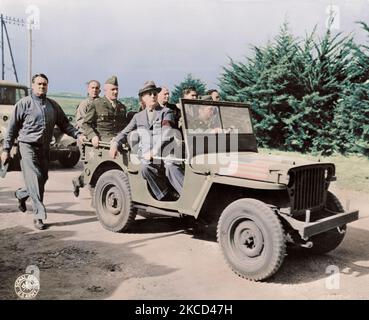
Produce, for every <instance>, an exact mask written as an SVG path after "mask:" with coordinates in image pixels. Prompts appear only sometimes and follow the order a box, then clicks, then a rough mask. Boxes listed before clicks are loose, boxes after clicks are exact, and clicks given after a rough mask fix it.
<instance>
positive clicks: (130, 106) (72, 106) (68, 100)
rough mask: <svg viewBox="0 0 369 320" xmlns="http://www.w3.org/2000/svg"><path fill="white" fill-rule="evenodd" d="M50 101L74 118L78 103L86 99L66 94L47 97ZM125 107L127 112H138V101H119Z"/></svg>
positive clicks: (124, 99) (135, 99) (127, 99)
mask: <svg viewBox="0 0 369 320" xmlns="http://www.w3.org/2000/svg"><path fill="white" fill-rule="evenodd" d="M48 96H49V97H50V98H51V99H54V100H55V101H56V102H58V103H59V104H60V106H61V107H62V108H63V110H64V112H65V113H66V114H67V115H72V116H74V115H75V113H76V108H77V106H78V105H79V103H80V102H81V101H82V100H84V99H86V97H81V96H78V95H76V94H67V93H52V94H49V95H48ZM119 100H120V101H121V102H122V103H123V104H124V105H125V106H126V107H127V111H138V110H139V106H138V99H137V98H134V97H125V98H121V99H119Z"/></svg>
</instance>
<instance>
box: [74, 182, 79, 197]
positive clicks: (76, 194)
mask: <svg viewBox="0 0 369 320" xmlns="http://www.w3.org/2000/svg"><path fill="white" fill-rule="evenodd" d="M73 194H74V196H75V197H77V198H78V196H79V186H78V185H77V182H75V181H74V180H73Z"/></svg>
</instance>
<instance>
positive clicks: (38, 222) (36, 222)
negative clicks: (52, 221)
mask: <svg viewBox="0 0 369 320" xmlns="http://www.w3.org/2000/svg"><path fill="white" fill-rule="evenodd" d="M33 225H34V226H35V228H36V229H38V230H44V229H46V226H45V224H44V223H43V222H42V220H41V219H34V220H33Z"/></svg>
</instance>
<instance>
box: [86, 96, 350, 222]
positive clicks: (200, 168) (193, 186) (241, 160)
mask: <svg viewBox="0 0 369 320" xmlns="http://www.w3.org/2000/svg"><path fill="white" fill-rule="evenodd" d="M193 103H196V105H205V104H206V105H214V106H218V105H219V106H222V107H230V108H232V107H233V108H247V109H248V107H247V106H246V105H245V104H239V103H225V102H210V101H202V100H198V101H195V102H193V101H191V100H182V115H183V114H184V112H183V109H184V106H185V105H186V104H193ZM184 119H186V118H185V117H184ZM244 121H245V122H249V123H250V124H251V119H244ZM183 124H184V126H185V129H188V123H187V121H183ZM186 131H188V130H184V134H183V137H184V141H183V143H184V145H185V146H188V145H189V144H190V143H191V142H190V141H189V140H190V139H191V138H194V137H197V136H199V135H200V136H201V137H202V138H203V136H204V134H203V133H198V132H195V133H192V134H191V133H186ZM205 135H206V136H215V135H217V136H219V135H221V134H214V133H209V134H205ZM227 135H228V134H225V136H227ZM239 135H240V138H239V140H240V141H239V148H238V149H239V150H240V151H238V150H236V151H235V152H222V153H217V152H211V153H210V152H209V153H206V154H199V155H195V156H194V157H191V156H187V157H185V158H183V159H182V160H183V164H184V169H185V178H184V185H183V191H182V194H181V195H180V198H179V199H178V200H177V201H166V202H164V201H158V200H156V199H155V198H154V197H153V196H152V195H151V193H150V192H149V191H148V187H147V183H146V181H145V180H144V179H143V178H142V176H141V174H140V164H139V161H138V158H137V155H136V154H132V152H131V150H129V149H126V150H123V152H121V153H120V154H119V156H118V158H117V159H115V160H112V159H111V158H110V157H109V154H108V151H109V144H104V143H102V144H101V145H100V147H99V148H98V149H95V148H93V147H92V146H91V145H90V144H88V143H87V144H86V145H85V146H84V150H85V151H84V152H83V157H82V160H83V161H84V163H85V168H84V173H85V183H86V184H90V185H91V186H92V187H94V186H95V185H96V182H97V180H98V179H99V177H100V176H101V175H102V174H103V173H104V172H106V171H108V170H112V169H118V170H122V171H124V172H125V173H126V175H127V177H128V180H129V185H130V188H131V197H132V201H133V202H134V203H135V205H136V206H137V207H138V208H141V209H142V208H143V207H147V208H148V209H147V210H148V211H150V210H151V211H153V212H157V213H163V214H169V215H170V214H171V213H172V214H173V215H176V214H185V215H191V216H194V217H195V218H197V217H198V216H199V215H200V213H201V212H202V211H204V210H202V209H204V207H203V206H204V204H205V203H206V202H207V201H206V200H207V199H210V198H211V196H213V197H214V199H215V201H217V204H218V205H219V207H220V208H221V207H223V205H224V204H222V203H221V202H222V198H223V199H224V200H225V201H227V202H229V201H230V199H231V200H232V201H233V200H235V199H237V198H238V197H247V196H248V195H252V197H255V198H257V199H260V200H262V201H264V202H266V203H268V204H269V205H271V206H274V207H276V208H278V209H280V212H281V214H284V213H285V217H286V218H289V217H290V216H292V214H291V212H290V205H291V203H290V198H291V197H290V195H289V188H288V183H289V172H290V170H291V169H293V168H311V169H313V168H321V167H322V166H324V165H326V166H327V168H329V171H330V172H329V176H328V177H327V181H325V182H324V187H323V188H322V189H321V193H322V194H324V193H326V191H327V189H328V186H329V180H330V179H332V180H333V179H334V165H332V164H324V163H321V162H319V163H314V162H309V161H302V160H295V159H288V158H283V157H277V156H268V155H260V154H258V152H257V146H256V139H255V136H254V133H253V130H252V126H251V130H250V132H248V133H243V134H239ZM241 136H242V137H241ZM187 151H188V150H187ZM187 154H189V152H187ZM133 160H135V161H133ZM234 166H236V167H240V168H239V170H233V168H234ZM229 168H231V170H229ZM236 169H237V168H236ZM317 170H318V169H317ZM312 180H313V179H312ZM306 183H308V180H307V179H306ZM224 189H225V190H228V193H229V194H224ZM219 190H222V193H221V194H219V195H218V196H217V194H215V195H214V194H211V193H214V192H215V193H217V192H219ZM306 191H307V192H308V190H307V189H306ZM311 192H312V190H311ZM321 200H322V201H321V202H324V201H325V197H324V196H322V197H321ZM211 201H213V200H211ZM314 205H316V203H314ZM317 205H318V206H320V207H321V206H323V205H324V203H318V204H317ZM161 210H163V211H161ZM306 210H314V208H313V207H306V208H299V210H296V212H295V215H294V216H301V214H302V213H305V211H306ZM164 211H167V212H164ZM297 211H298V212H297ZM204 214H206V213H204ZM355 217H356V218H357V214H356V215H355V214H350V215H348V216H347V217H346V218H347V219H348V220H350V221H351V219H354V220H355V219H356V218H355Z"/></svg>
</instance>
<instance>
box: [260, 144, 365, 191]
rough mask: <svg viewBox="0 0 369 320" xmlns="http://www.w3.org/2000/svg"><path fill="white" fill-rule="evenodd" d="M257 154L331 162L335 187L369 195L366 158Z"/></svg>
mask: <svg viewBox="0 0 369 320" xmlns="http://www.w3.org/2000/svg"><path fill="white" fill-rule="evenodd" d="M259 152H260V153H262V154H272V155H278V156H286V157H292V158H304V159H309V160H316V161H317V160H319V159H320V160H321V161H322V162H323V161H324V162H332V163H334V164H335V165H336V176H337V186H338V187H339V188H342V189H350V190H355V191H362V192H366V193H369V159H368V158H367V157H364V156H357V155H352V156H342V155H334V156H330V157H323V156H314V155H311V154H301V153H298V152H285V151H279V150H270V149H259Z"/></svg>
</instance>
